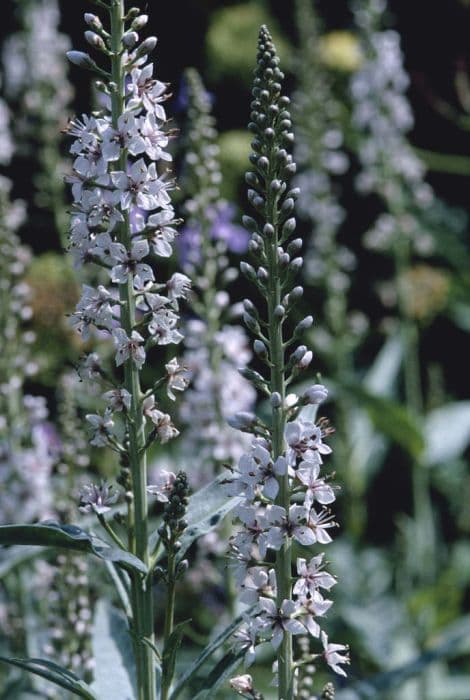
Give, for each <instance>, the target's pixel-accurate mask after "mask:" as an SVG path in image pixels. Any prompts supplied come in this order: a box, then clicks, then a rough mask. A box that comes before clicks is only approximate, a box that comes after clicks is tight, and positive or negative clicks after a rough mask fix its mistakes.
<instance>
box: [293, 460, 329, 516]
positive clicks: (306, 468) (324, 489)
mask: <svg viewBox="0 0 470 700" xmlns="http://www.w3.org/2000/svg"><path fill="white" fill-rule="evenodd" d="M295 474H296V476H297V478H298V480H299V481H300V482H301V483H302V484H304V486H306V487H307V490H306V492H305V502H304V505H305V507H306V508H311V506H312V504H313V502H314V501H318V503H321V504H322V505H327V504H328V503H333V501H335V500H336V497H335V493H334V491H333V489H332V487H331V486H329V485H328V484H327V483H326V482H325V480H324V479H319V478H318V476H319V474H320V465H319V464H318V463H317V462H316V461H315V462H312V461H308V460H304V461H302V462H301V463H300V464H299V468H298V469H297V470H296V472H295Z"/></svg>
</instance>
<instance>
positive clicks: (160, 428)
mask: <svg viewBox="0 0 470 700" xmlns="http://www.w3.org/2000/svg"><path fill="white" fill-rule="evenodd" d="M143 409H144V416H147V418H149V419H150V420H151V422H152V423H153V424H154V426H155V430H156V432H157V435H158V437H159V438H160V441H161V443H162V445H163V444H165V443H166V442H168V441H169V440H172V439H173V438H175V437H176V436H177V435H179V430H177V429H176V428H175V426H174V425H173V422H172V420H171V416H169V415H168V414H167V413H163V412H162V411H160V410H159V409H158V408H157V407H156V404H155V396H153V395H151V396H147V398H146V399H144V401H143Z"/></svg>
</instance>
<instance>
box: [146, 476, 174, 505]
mask: <svg viewBox="0 0 470 700" xmlns="http://www.w3.org/2000/svg"><path fill="white" fill-rule="evenodd" d="M175 479H176V475H175V474H174V473H173V472H167V471H166V469H161V470H160V471H159V472H158V473H157V476H156V477H155V482H156V483H155V484H151V485H149V486H147V491H148V493H150V494H152V496H156V497H157V501H160V503H167V502H168V494H169V493H170V492H171V490H172V488H173V484H174V483H175Z"/></svg>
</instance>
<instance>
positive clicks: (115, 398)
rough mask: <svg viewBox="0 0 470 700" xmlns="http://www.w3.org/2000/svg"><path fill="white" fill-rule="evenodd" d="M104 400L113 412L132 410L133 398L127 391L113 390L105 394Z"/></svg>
mask: <svg viewBox="0 0 470 700" xmlns="http://www.w3.org/2000/svg"><path fill="white" fill-rule="evenodd" d="M103 398H104V399H105V401H107V403H108V407H109V409H110V410H111V411H129V410H130V408H131V402H132V396H131V395H130V393H129V392H128V391H127V389H111V391H107V392H106V393H104V394H103Z"/></svg>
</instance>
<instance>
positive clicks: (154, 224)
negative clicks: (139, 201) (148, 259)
mask: <svg viewBox="0 0 470 700" xmlns="http://www.w3.org/2000/svg"><path fill="white" fill-rule="evenodd" d="M174 224H175V213H174V211H173V209H171V208H167V209H162V211H159V212H157V213H156V214H151V215H150V216H149V218H148V220H147V230H150V231H151V235H150V236H147V238H148V240H149V243H150V245H151V246H152V250H153V252H154V253H155V255H159V256H160V257H162V258H169V257H170V255H171V254H172V252H173V248H172V246H171V244H172V243H173V241H174V239H175V236H176V229H175V228H173V225H174Z"/></svg>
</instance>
